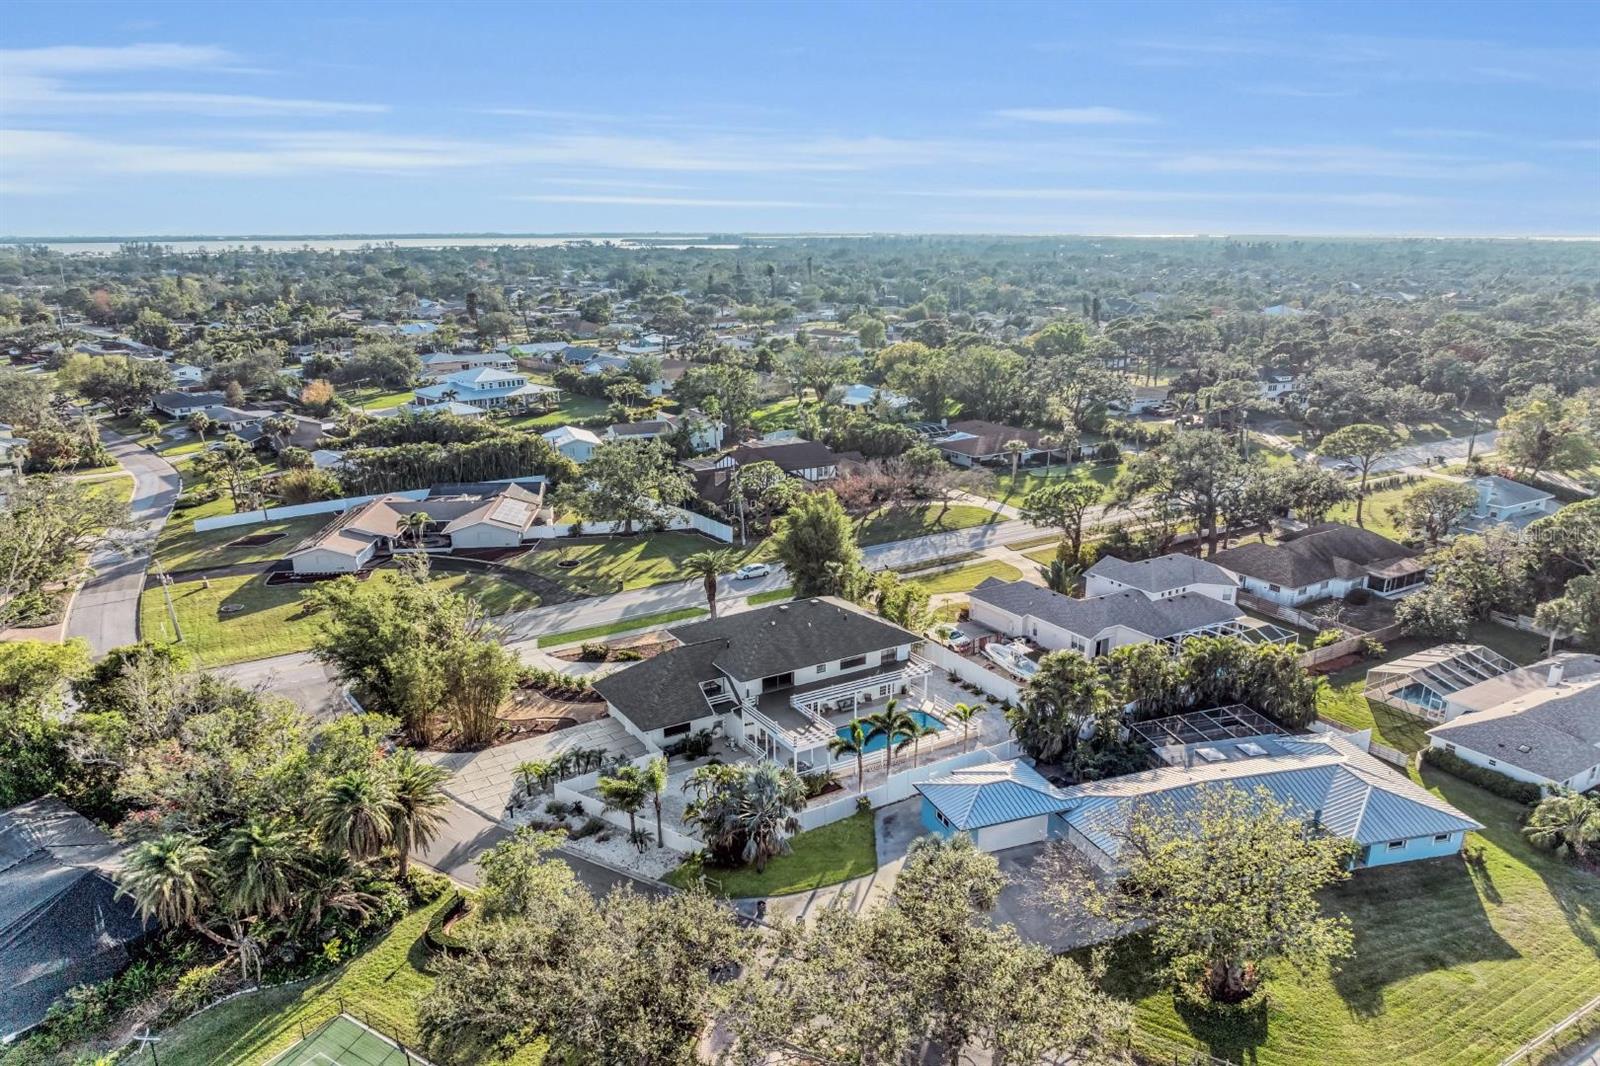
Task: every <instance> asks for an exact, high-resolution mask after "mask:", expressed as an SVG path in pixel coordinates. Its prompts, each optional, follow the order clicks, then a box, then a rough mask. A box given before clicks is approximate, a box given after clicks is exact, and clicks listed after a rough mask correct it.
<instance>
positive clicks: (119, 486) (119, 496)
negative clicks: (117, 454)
mask: <svg viewBox="0 0 1600 1066" xmlns="http://www.w3.org/2000/svg"><path fill="white" fill-rule="evenodd" d="M81 483H82V484H84V485H87V486H88V487H89V488H90V489H91V490H92V491H93V492H94V493H95V495H97V496H104V497H106V498H108V499H111V500H115V501H116V502H117V503H121V504H129V503H132V502H133V490H134V488H135V487H136V486H135V484H134V481H133V478H131V477H128V476H127V475H125V474H124V475H117V474H112V475H110V476H109V477H96V478H83V479H82V481H81Z"/></svg>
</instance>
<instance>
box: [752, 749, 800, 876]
mask: <svg viewBox="0 0 1600 1066" xmlns="http://www.w3.org/2000/svg"><path fill="white" fill-rule="evenodd" d="M743 792H744V795H743V796H742V798H741V802H740V809H739V828H740V830H741V832H742V833H743V836H744V861H745V862H753V863H755V867H756V872H757V873H760V872H761V871H762V870H765V869H766V868H767V860H768V859H770V858H772V857H773V856H774V855H782V854H783V853H784V852H786V851H788V850H789V837H790V836H791V835H793V834H795V833H797V832H799V831H800V818H799V812H800V811H802V810H804V809H805V806H806V786H805V783H804V782H802V781H801V780H800V775H799V774H796V773H794V772H792V771H789V770H785V769H783V768H782V767H780V766H778V765H777V764H776V763H770V762H766V763H762V764H761V765H760V766H757V767H756V768H755V770H753V771H751V772H750V774H749V775H748V776H747V777H746V778H745V779H744V790H743Z"/></svg>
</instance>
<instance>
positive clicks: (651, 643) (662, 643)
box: [547, 633, 677, 663]
mask: <svg viewBox="0 0 1600 1066" xmlns="http://www.w3.org/2000/svg"><path fill="white" fill-rule="evenodd" d="M584 643H595V642H593V641H586V642H584ZM676 644H677V642H676V641H669V640H662V639H661V634H659V633H635V634H634V635H633V636H631V637H619V638H617V639H616V640H608V641H606V642H605V645H606V647H608V648H610V649H611V650H612V651H613V652H618V651H622V650H624V649H626V650H628V651H636V652H638V653H639V656H640V658H644V659H649V658H652V657H654V656H657V655H660V654H661V653H662V652H664V651H666V650H667V649H668V648H671V647H675V646H676ZM547 654H549V655H552V656H554V657H555V658H557V659H561V660H563V661H564V662H569V663H577V662H587V661H589V660H586V659H584V657H583V644H570V645H567V646H566V647H563V648H559V649H557V650H555V651H552V652H549V653H547ZM606 658H607V661H608V662H610V661H616V660H615V656H610V655H608V656H607V657H606ZM622 661H636V660H622Z"/></svg>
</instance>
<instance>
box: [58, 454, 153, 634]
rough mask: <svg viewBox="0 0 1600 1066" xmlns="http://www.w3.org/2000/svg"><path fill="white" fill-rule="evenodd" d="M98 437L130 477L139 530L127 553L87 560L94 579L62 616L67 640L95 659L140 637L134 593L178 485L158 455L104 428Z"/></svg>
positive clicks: (103, 553)
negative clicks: (83, 644)
mask: <svg viewBox="0 0 1600 1066" xmlns="http://www.w3.org/2000/svg"><path fill="white" fill-rule="evenodd" d="M100 439H101V440H103V441H104V442H105V444H106V447H107V448H109V449H110V450H111V454H112V455H114V456H115V457H116V459H117V462H118V463H120V464H121V465H122V468H123V469H124V470H126V471H128V473H130V474H132V475H133V483H134V488H133V500H132V502H131V504H130V509H131V510H132V513H133V520H134V523H135V525H136V527H137V528H138V532H137V533H136V534H135V535H134V537H133V538H132V544H131V545H130V548H129V551H128V553H126V554H123V553H120V552H110V551H100V552H96V553H95V554H94V555H93V556H92V557H91V558H90V560H89V562H90V565H92V566H93V567H94V569H95V575H94V576H93V577H91V578H90V579H89V580H88V581H86V582H84V585H83V587H82V588H80V589H79V590H78V594H77V596H75V597H74V598H73V601H72V609H71V612H70V613H69V614H68V616H67V637H68V638H71V637H83V638H84V639H86V640H87V641H88V642H89V647H90V649H91V650H92V651H93V652H94V654H95V655H96V656H97V657H98V656H101V655H104V654H105V653H106V652H108V651H110V650H111V649H112V648H116V647H120V646H122V645H124V644H133V643H135V642H137V641H138V639H139V593H140V592H141V591H143V589H144V572H145V569H146V568H147V567H148V566H149V565H150V549H151V548H152V547H153V546H154V545H155V539H156V535H157V534H158V533H160V532H161V527H162V526H164V525H166V523H167V515H168V514H170V513H171V511H172V504H173V502H174V501H176V500H177V498H178V489H179V487H180V479H179V477H178V472H177V471H176V470H174V469H172V466H171V464H169V463H168V462H167V461H166V460H165V459H163V458H161V456H159V455H157V454H155V453H154V452H152V451H150V450H148V449H146V448H144V447H143V446H141V445H139V444H136V443H134V442H133V441H131V440H129V439H128V438H127V437H124V436H122V435H121V434H119V433H114V432H112V431H111V430H109V429H102V430H100Z"/></svg>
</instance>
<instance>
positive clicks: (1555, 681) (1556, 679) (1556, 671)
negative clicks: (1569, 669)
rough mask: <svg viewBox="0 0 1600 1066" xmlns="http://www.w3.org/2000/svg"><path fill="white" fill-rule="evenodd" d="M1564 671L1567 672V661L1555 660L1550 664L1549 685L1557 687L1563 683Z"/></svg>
mask: <svg viewBox="0 0 1600 1066" xmlns="http://www.w3.org/2000/svg"><path fill="white" fill-rule="evenodd" d="M1564 673H1566V664H1565V663H1559V662H1555V663H1551V664H1550V678H1549V685H1550V687H1551V688H1556V687H1557V686H1559V685H1560V684H1561V677H1562V675H1563V674H1564Z"/></svg>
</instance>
